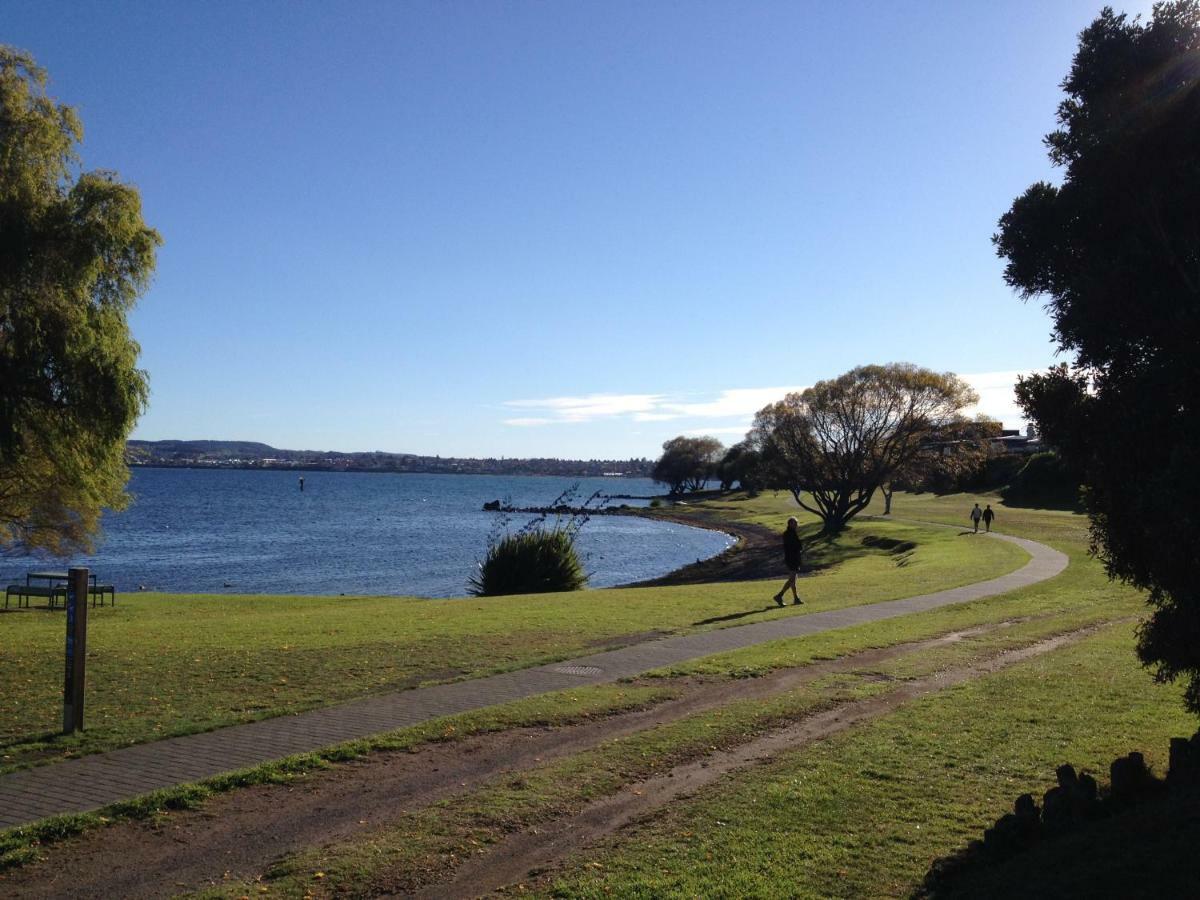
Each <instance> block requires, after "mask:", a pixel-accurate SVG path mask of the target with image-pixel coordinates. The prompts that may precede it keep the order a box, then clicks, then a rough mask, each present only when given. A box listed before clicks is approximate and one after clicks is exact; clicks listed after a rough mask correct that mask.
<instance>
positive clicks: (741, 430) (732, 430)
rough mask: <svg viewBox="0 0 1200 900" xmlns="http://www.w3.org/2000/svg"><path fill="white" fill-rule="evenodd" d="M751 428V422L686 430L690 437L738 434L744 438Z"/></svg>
mask: <svg viewBox="0 0 1200 900" xmlns="http://www.w3.org/2000/svg"><path fill="white" fill-rule="evenodd" d="M749 430H750V423H749V422H747V423H746V424H745V425H731V426H728V427H721V428H689V429H688V430H687V431H685V432H684V434H685V435H687V436H688V437H706V436H709V437H721V436H722V435H737V436H738V438H739V439H740V438H744V437H745V436H746V432H747V431H749Z"/></svg>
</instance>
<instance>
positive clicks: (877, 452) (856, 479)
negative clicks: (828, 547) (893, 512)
mask: <svg viewBox="0 0 1200 900" xmlns="http://www.w3.org/2000/svg"><path fill="white" fill-rule="evenodd" d="M977 400H978V397H977V396H976V395H975V393H974V392H973V391H972V390H971V388H970V387H969V386H968V385H967V384H966V383H965V382H963V381H962V380H960V379H959V378H958V377H957V376H955V375H952V374H949V373H945V374H941V373H938V372H932V371H930V370H929V369H922V368H919V367H917V366H913V365H909V364H907V363H892V364H890V365H886V366H859V367H858V368H857V369H852V370H851V371H849V372H847V373H846V374H845V375H842V376H840V377H838V378H834V379H832V380H830V381H820V382H817V383H816V384H815V385H813V386H812V387H811V388H809V389H808V390H806V391H804V392H803V393H801V394H788V395H787V397H785V398H784V399H783V400H781V401H780V402H778V403H774V404H772V405H771V406H768V407H766V408H765V409H762V410H760V411H759V413H758V415H757V416H756V417H755V420H754V428H753V429H752V431H751V439H752V440H753V442H754V444H755V446H756V447H757V448H758V449H759V452H760V453H761V454H762V460H763V465H762V470H761V471H762V477H763V478H764V479H765V481H766V486H767V487H773V488H780V489H786V490H789V491H791V492H792V495H793V496H794V497H795V498H796V502H797V503H798V504H800V506H802V507H804V509H807V510H809V511H810V512H813V513H816V514H817V515H818V516H820V518H821V520H822V522H823V523H824V526H825V530H826V531H837V530H839V529H841V528H842V527H844V526H845V524H846V523H847V522H848V521H849V520H850V519H851V518H853V517H854V516H856V515H857V514H858V513H860V512H862V511H863V510H864V509H866V507H867V505H868V504H869V503H870V502H871V499H872V497H874V495H875V491H877V490H879V489H880V488H881V487H882V486H883V485H885V484H889V483H891V481H892V480H893V479H895V478H896V477H897V476H898V475H899V474H900V473H902V472H905V471H907V470H908V469H909V467H911V466H912V465H913V464H914V462H915V460H916V459H917V457H918V456H919V455H920V454H921V453H922V451H923V449H924V448H925V447H927V446H928V444H929V443H930V442H931V440H932V439H933V436H934V435H936V434H938V433H939V431H940V430H942V429H945V428H948V427H949V426H950V425H951V424H953V423H955V422H957V421H959V420H960V419H961V410H962V409H963V408H964V407H966V406H968V405H970V404H972V403H974V402H976V401H977ZM805 494H807V495H808V498H809V499H808V501H806V500H805Z"/></svg>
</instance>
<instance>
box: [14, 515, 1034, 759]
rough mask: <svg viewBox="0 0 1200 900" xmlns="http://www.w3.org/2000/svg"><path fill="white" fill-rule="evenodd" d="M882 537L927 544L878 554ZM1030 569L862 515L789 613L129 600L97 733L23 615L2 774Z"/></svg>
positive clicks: (103, 663)
mask: <svg viewBox="0 0 1200 900" xmlns="http://www.w3.org/2000/svg"><path fill="white" fill-rule="evenodd" d="M788 502H790V500H789V501H788ZM724 506H725V507H728V512H725V511H723V512H722V514H723V515H738V516H743V517H746V518H747V519H748V520H752V521H754V522H756V523H762V524H766V525H769V526H770V527H772V528H782V524H783V520H784V519H785V518H786V516H787V515H788V514H790V513H791V512H793V511H794V508H793V507H789V506H788V505H787V502H784V501H783V499H782V498H780V497H772V496H769V495H768V496H764V497H760V498H756V499H755V500H750V501H745V500H743V501H729V502H728V503H724ZM718 508H721V507H718ZM877 537H884V538H888V539H890V540H893V541H900V542H912V543H913V544H914V545H915V548H914V549H913V550H912V552H911V553H905V554H902V555H897V554H896V553H894V552H889V551H888V550H886V549H882V548H880V547H877V546H869V545H870V544H872V542H873V539H874V538H877ZM864 539H866V540H867V544H864V543H863V542H864ZM1024 559H1025V557H1024V554H1023V553H1022V552H1021V551H1019V550H1017V549H1016V548H1014V547H1011V546H1009V545H1007V544H1003V543H1001V542H998V541H973V542H970V543H966V542H963V541H959V540H957V539H956V536H955V535H954V534H953V533H952V532H948V531H946V530H943V529H931V528H926V527H922V526H916V525H911V524H905V523H887V522H862V523H859V524H856V525H855V526H854V527H852V528H851V529H849V530H848V531H847V532H846V533H845V534H843V535H842V536H841V537H840V538H839V539H838V540H836V541H834V542H831V543H828V544H822V545H821V546H820V548H819V552H818V553H817V555H816V560H815V561H816V562H817V563H818V564H820V565H823V566H828V568H823V569H822V570H821V571H819V572H818V573H817V574H816V575H814V576H813V577H812V578H809V579H806V580H805V582H804V592H805V596H806V598H807V599H808V601H809V602H808V605H806V606H804V607H797V608H794V609H793V608H788V609H785V610H779V609H777V608H775V607H774V606H773V604H770V599H769V598H770V595H771V594H772V593H773V592H774V590H775V589H776V587H777V584H775V583H774V582H773V581H770V582H755V581H749V582H738V583H730V584H714V585H706V586H703V587H699V588H698V587H696V586H679V587H656V588H625V589H611V590H597V591H584V592H579V593H574V594H558V595H534V596H518V597H504V598H491V599H452V600H420V599H413V598H398V597H383V598H380V597H266V596H253V597H250V596H220V597H214V596H169V595H155V594H135V595H125V596H122V597H121V598H120V600H119V605H118V606H116V607H115V608H113V607H108V608H103V609H97V610H96V611H95V613H94V615H93V616H91V618H90V624H89V646H88V650H89V662H88V667H89V668H88V700H87V703H88V706H87V714H88V727H87V730H86V731H85V732H83V733H82V734H80V735H76V736H73V737H71V738H61V737H57V736H55V735H54V731H55V728H56V725H57V722H58V716H59V715H60V712H59V710H60V703H61V700H60V690H61V677H62V676H61V666H62V641H63V634H62V630H63V622H62V618H61V615H60V614H57V613H49V612H46V611H44V610H32V611H22V612H19V613H18V612H10V613H8V614H3V615H0V683H3V684H4V685H5V686H6V690H5V691H4V693H3V694H2V695H0V771H5V770H9V769H12V768H15V767H19V766H22V765H29V764H35V763H43V762H52V761H54V760H57V759H61V758H65V757H70V756H74V755H79V754H81V753H87V752H95V751H98V750H104V749H110V748H113V747H117V746H122V745H126V744H129V743H135V742H141V741H146V740H153V739H156V738H159V737H164V736H169V735H177V734H185V733H189V732H194V731H201V730H206V729H211V728H215V727H219V726H222V725H227V724H232V723H236V722H244V721H249V720H253V719H257V718H263V717H267V716H273V715H279V714H283V713H288V712H295V711H299V710H303V709H309V708H313V707H315V706H320V705H324V704H328V703H332V702H337V701H339V700H346V699H351V698H354V697H360V696H363V695H366V694H371V693H377V692H382V691H391V690H398V689H404V688H409V687H413V686H416V685H419V684H423V683H428V682H434V681H445V680H451V679H455V678H465V677H475V676H479V675H485V674H489V673H494V672H499V671H504V670H509V669H514V668H521V667H525V666H529V665H534V664H537V663H541V662H546V661H550V660H554V659H562V658H565V657H569V656H574V655H579V654H584V653H588V652H593V651H595V650H597V649H600V648H604V647H608V646H616V645H620V644H624V643H629V642H632V641H637V640H641V639H644V638H646V637H648V636H653V635H654V634H657V633H684V632H689V631H697V630H704V629H707V628H713V627H719V626H720V624H721V623H719V622H717V621H710V620H720V619H721V618H722V617H726V616H730V615H734V614H747V613H748V614H750V617H742V618H739V619H737V622H739V623H744V622H746V621H755V620H758V619H766V618H772V617H776V616H786V615H802V614H806V613H808V612H811V611H813V610H822V609H831V608H836V607H840V606H849V605H855V604H860V603H872V602H878V601H883V600H889V599H894V598H897V597H904V596H911V595H914V594H920V593H925V592H928V591H933V590H939V589H942V588H947V587H953V586H956V585H960V584H966V583H970V582H973V581H979V580H982V579H986V578H991V577H994V576H996V575H999V574H1002V573H1004V572H1007V571H1011V570H1013V569H1015V568H1017V567H1018V566H1020V565H1021V564H1022V563H1023V562H1024Z"/></svg>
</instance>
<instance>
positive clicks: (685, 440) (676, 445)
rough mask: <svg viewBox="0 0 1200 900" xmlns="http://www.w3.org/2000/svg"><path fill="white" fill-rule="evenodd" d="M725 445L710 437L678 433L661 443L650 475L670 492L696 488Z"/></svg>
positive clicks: (707, 477)
mask: <svg viewBox="0 0 1200 900" xmlns="http://www.w3.org/2000/svg"><path fill="white" fill-rule="evenodd" d="M724 451H725V448H724V446H722V444H721V442H720V441H718V440H717V439H716V438H714V437H684V436H683V435H680V436H679V437H675V438H671V440H669V441H666V442H665V443H663V454H662V456H660V457H659V458H658V462H656V463H655V464H654V471H653V473H652V474H651V476H650V477H651V478H653V479H654V480H655V481H658V482H661V483H662V484H666V485H669V487H670V492H671V493H672V494H680V493H682V492H684V491H698V490H700V489H701V488H703V487H704V484H705V482H706V481H708V479H709V478H711V477H712V476H713V474H714V472H715V470H716V466H717V462H718V461H719V460H720V459H721V455H722V454H723V453H724Z"/></svg>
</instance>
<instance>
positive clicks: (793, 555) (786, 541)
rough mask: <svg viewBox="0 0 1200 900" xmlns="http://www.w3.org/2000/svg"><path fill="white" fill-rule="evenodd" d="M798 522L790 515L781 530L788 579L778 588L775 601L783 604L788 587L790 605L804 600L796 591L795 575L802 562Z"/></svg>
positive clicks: (802, 555) (802, 554) (802, 546)
mask: <svg viewBox="0 0 1200 900" xmlns="http://www.w3.org/2000/svg"><path fill="white" fill-rule="evenodd" d="M799 528H800V523H799V522H797V521H796V517H795V516H792V517H791V518H790V519H788V522H787V528H786V529H784V532H783V561H784V562H785V563H786V564H787V567H788V572H790V573H791V574H790V575H788V580H787V581H785V582H784V583H783V587H782V588H780V589H779V593H778V594H776V595H775V602H776V603H777V604H778V605H780V606H783V595H784V594H785V593H787V591H788V589H789V588H791V591H792V605H793V606H798V605H799V604H801V603H803V602H804V601H803V600H801V599H800V595H799V594H798V593H796V576H797V575H798V574H800V566H801V564H802V563H803V562H804V544H802V543H801V542H800V531H799Z"/></svg>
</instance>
